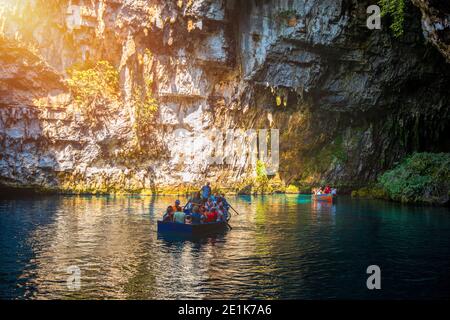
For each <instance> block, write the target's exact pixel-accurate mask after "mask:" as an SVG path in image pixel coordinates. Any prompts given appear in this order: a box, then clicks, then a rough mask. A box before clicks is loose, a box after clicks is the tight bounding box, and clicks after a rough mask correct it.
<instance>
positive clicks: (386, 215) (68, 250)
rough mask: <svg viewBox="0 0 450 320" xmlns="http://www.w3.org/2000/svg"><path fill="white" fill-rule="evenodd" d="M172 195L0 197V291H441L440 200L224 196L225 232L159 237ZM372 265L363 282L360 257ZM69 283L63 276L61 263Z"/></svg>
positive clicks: (341, 295) (53, 294)
mask: <svg viewBox="0 0 450 320" xmlns="http://www.w3.org/2000/svg"><path fill="white" fill-rule="evenodd" d="M173 200H175V198H173V197H95V196H86V197H75V196H74V197H65V196H51V197H35V198H30V199H17V198H16V199H9V200H0V229H1V232H0V298H3V299H5V298H6V299H50V298H63V299H65V298H76V299H79V298H94V299H104V298H118V299H184V298H193V299H202V298H211V299H216V298H225V299H227V298H240V299H243V298H264V299H266V298H267V299H407V298H410V299H430V298H445V299H448V298H449V297H450V214H449V213H450V212H449V210H448V208H430V207H412V206H403V205H400V204H396V203H390V202H383V201H367V200H354V199H351V198H346V197H341V198H339V200H338V202H337V203H336V204H334V205H329V204H326V203H324V204H317V203H313V202H311V201H310V197H309V196H303V195H300V196H297V195H274V196H264V197H263V196H261V197H250V196H243V197H231V198H230V199H229V200H230V202H231V203H232V205H233V206H234V207H235V208H236V209H237V210H238V211H239V212H240V213H241V214H240V215H234V216H233V217H232V219H231V225H232V226H233V229H232V230H231V231H228V232H227V233H225V234H221V235H217V236H214V237H208V238H204V239H199V240H195V241H191V240H189V239H173V238H161V237H159V236H158V235H157V232H156V221H157V219H159V218H160V216H161V212H162V211H163V209H164V208H165V207H167V204H168V202H172V201H173ZM374 264H375V265H378V266H379V267H380V268H381V290H368V289H367V287H366V280H367V277H368V276H369V275H368V274H366V268H367V267H368V266H369V265H374ZM71 266H72V267H76V268H78V270H79V271H80V277H79V282H78V283H79V284H80V287H76V288H75V289H74V288H73V287H68V286H67V278H68V277H69V273H68V271H67V269H68V268H69V267H71Z"/></svg>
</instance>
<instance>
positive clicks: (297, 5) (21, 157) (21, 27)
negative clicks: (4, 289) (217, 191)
mask: <svg viewBox="0 0 450 320" xmlns="http://www.w3.org/2000/svg"><path fill="white" fill-rule="evenodd" d="M2 2H4V3H5V4H6V5H4V6H3V8H2V11H1V14H0V28H1V30H0V32H1V33H2V35H3V36H2V37H3V40H1V41H2V46H1V48H0V112H1V113H0V142H1V145H0V177H1V182H2V184H4V185H20V186H38V187H44V188H56V189H63V190H75V191H102V192H113V191H118V190H121V191H132V192H140V191H143V190H152V191H155V190H158V189H166V190H167V189H180V186H181V185H183V186H187V185H195V184H197V185H198V183H201V182H202V181H204V180H205V179H209V180H211V181H212V182H213V183H214V184H216V185H220V186H222V187H233V188H234V189H238V190H240V189H243V188H244V187H246V186H247V184H249V183H251V179H252V177H254V176H255V168H254V161H253V160H254V157H253V156H252V153H251V150H250V149H249V148H248V146H247V145H246V144H244V143H240V142H239V137H234V140H235V148H234V149H233V150H230V149H227V148H228V146H227V144H226V141H225V140H226V139H224V142H221V143H222V144H223V145H224V149H225V152H224V153H222V154H221V155H220V157H222V158H224V159H225V158H226V161H224V162H223V163H221V164H211V163H210V162H208V157H209V155H210V154H211V153H212V149H213V143H212V142H214V141H215V143H217V141H216V140H217V132H215V131H214V130H213V129H220V130H227V129H271V128H277V129H279V130H280V165H279V172H278V174H276V175H275V177H274V178H272V181H276V184H277V186H276V187H277V188H280V189H282V188H283V185H286V184H290V183H303V184H314V183H320V182H324V181H326V182H330V183H333V184H336V185H340V186H358V185H364V184H366V183H368V182H371V181H374V180H375V179H376V178H377V176H378V175H379V174H380V173H381V172H383V171H384V170H386V169H388V168H391V167H392V166H393V165H394V164H395V163H396V162H397V161H399V160H400V159H402V158H403V157H404V156H405V155H406V154H408V153H410V152H412V151H415V150H419V151H448V150H450V145H449V142H448V139H446V137H447V134H448V129H449V112H448V109H449V108H448V103H449V99H450V91H449V90H448V87H449V85H450V66H449V65H448V64H446V63H445V59H444V58H443V57H442V55H441V54H440V53H439V52H437V50H435V49H434V48H433V47H432V46H429V45H427V44H425V43H424V38H423V34H422V33H423V32H422V29H421V19H420V16H421V15H420V11H419V9H417V8H416V7H414V6H412V5H409V6H408V7H407V12H406V13H407V19H405V20H406V21H407V25H406V26H405V34H404V36H403V37H401V38H400V39H396V38H394V37H393V36H392V35H391V34H390V32H389V30H388V28H387V27H383V29H382V30H369V29H367V28H366V26H365V20H366V17H367V14H366V8H367V6H368V5H369V3H370V2H369V1H358V2H357V1H352V0H321V1H300V0H298V1H293V0H271V1H237V0H236V1H231V0H209V1H208V0H185V1H183V0H178V1H157V0H153V1H150V0H149V1H143V0H110V1H106V0H98V1H87V0H78V1H64V0H59V1H56V0H54V1H39V0H36V1H27V0H23V1H5V0H4V1H2ZM100 60H107V61H109V62H110V63H112V64H113V65H114V67H115V68H116V70H118V72H119V74H120V90H121V99H120V101H118V102H117V103H111V104H107V105H104V106H102V108H97V109H96V114H95V118H96V119H97V121H96V122H95V125H93V123H92V121H93V119H92V118H93V117H94V116H92V115H91V116H90V115H89V114H85V113H83V112H80V109H79V108H77V106H75V104H74V100H73V96H72V95H71V92H70V90H69V89H68V88H67V85H66V82H65V79H67V77H68V74H67V72H66V70H67V68H70V67H72V66H73V65H76V64H79V63H83V62H86V61H100ZM147 82H149V83H151V91H152V94H153V95H154V97H155V98H156V100H157V103H158V111H157V112H158V113H157V115H156V118H155V121H153V122H152V123H151V124H149V125H148V130H147V132H148V141H149V144H148V146H147V148H148V149H151V151H154V152H153V153H152V154H151V156H150V155H149V156H148V157H145V156H144V157H142V156H140V157H137V156H136V154H135V153H130V152H128V151H129V150H130V148H132V141H134V139H135V126H136V108H135V101H134V99H133V92H134V89H135V88H139V87H142V86H143V84H144V83H147ZM180 133H182V134H180ZM147 151H148V150H147Z"/></svg>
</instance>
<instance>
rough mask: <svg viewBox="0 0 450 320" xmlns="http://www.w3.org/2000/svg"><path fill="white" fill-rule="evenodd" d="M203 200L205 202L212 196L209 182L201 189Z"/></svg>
mask: <svg viewBox="0 0 450 320" xmlns="http://www.w3.org/2000/svg"><path fill="white" fill-rule="evenodd" d="M200 191H201V193H202V198H203V200H206V199H208V198H209V196H210V195H211V187H210V184H209V182H207V183H206V184H205V185H204V186H203V187H202V188H201V190H200Z"/></svg>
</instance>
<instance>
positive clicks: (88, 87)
mask: <svg viewBox="0 0 450 320" xmlns="http://www.w3.org/2000/svg"><path fill="white" fill-rule="evenodd" d="M67 74H68V76H69V79H68V80H67V84H68V86H69V88H70V90H71V92H72V94H73V96H74V99H75V103H76V104H77V105H78V106H79V107H81V108H82V110H84V111H86V112H87V114H88V115H90V114H91V113H93V114H95V112H96V108H98V107H99V106H102V105H106V104H109V103H111V102H114V101H117V100H118V99H119V97H120V90H119V73H118V72H117V70H116V69H115V68H114V67H113V66H112V65H111V64H110V63H109V62H108V61H98V62H97V63H96V64H92V63H84V64H75V65H73V66H72V67H70V68H69V69H67Z"/></svg>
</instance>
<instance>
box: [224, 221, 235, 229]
mask: <svg viewBox="0 0 450 320" xmlns="http://www.w3.org/2000/svg"><path fill="white" fill-rule="evenodd" d="M225 223H226V224H227V226H228V228H230V230H233V228H232V227H231V226H230V224H229V223H228V221H226V220H225Z"/></svg>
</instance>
